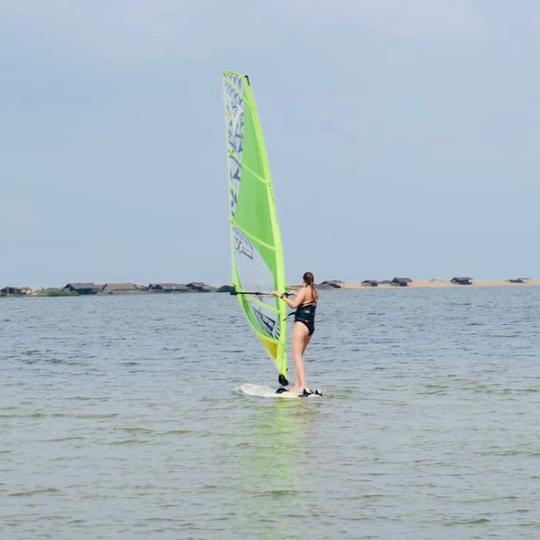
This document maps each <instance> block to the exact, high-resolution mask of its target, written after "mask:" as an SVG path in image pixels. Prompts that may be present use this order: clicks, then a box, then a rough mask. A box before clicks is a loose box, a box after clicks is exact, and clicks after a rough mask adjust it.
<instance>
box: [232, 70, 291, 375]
mask: <svg viewBox="0 0 540 540" xmlns="http://www.w3.org/2000/svg"><path fill="white" fill-rule="evenodd" d="M223 91H224V94H225V130H226V144H227V165H228V179H229V212H230V214H229V217H230V226H231V252H232V282H233V286H234V288H235V290H236V292H237V293H239V294H237V298H238V301H239V303H240V306H241V307H242V310H243V311H244V313H245V315H246V318H247V320H248V323H249V325H250V326H251V328H252V329H253V331H254V332H255V334H256V336H257V337H258V338H259V340H260V341H261V343H262V344H263V345H264V347H265V349H266V351H267V352H268V354H269V355H270V358H271V359H272V360H273V361H274V363H275V365H276V368H277V370H278V373H279V382H280V383H281V384H288V383H287V347H286V343H287V341H286V340H287V336H286V322H285V321H286V315H287V313H286V306H285V303H284V302H282V301H280V300H279V299H278V298H276V297H274V296H272V295H269V294H264V293H270V292H271V291H274V290H277V291H285V269H284V262H283V247H282V244H281V233H280V230H279V223H278V219H277V213H276V204H275V200H274V192H273V188H272V177H271V175H270V166H269V164H268V157H267V155H266V149H265V146H264V140H263V135H262V130H261V126H260V123H259V117H258V115H257V109H256V107H255V100H254V98H253V93H252V90H251V84H250V81H249V78H248V77H247V75H241V74H239V73H234V72H232V71H225V72H224V73H223ZM251 293H256V294H251Z"/></svg>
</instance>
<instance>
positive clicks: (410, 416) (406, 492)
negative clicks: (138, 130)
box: [0, 286, 540, 540]
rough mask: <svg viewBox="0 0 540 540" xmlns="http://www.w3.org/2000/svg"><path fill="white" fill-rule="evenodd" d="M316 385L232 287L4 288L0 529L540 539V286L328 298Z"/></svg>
mask: <svg viewBox="0 0 540 540" xmlns="http://www.w3.org/2000/svg"><path fill="white" fill-rule="evenodd" d="M306 366H307V374H308V383H309V384H311V385H312V386H314V387H320V388H322V389H323V390H324V392H325V396H324V397H323V398H319V399H309V400H293V401H289V400H278V399H263V398H250V397H246V396H244V395H241V394H240V393H239V392H238V390H237V389H238V387H239V386H240V385H241V384H242V383H244V382H251V383H259V384H273V383H274V381H275V380H276V373H275V371H274V368H273V365H272V363H271V362H270V360H269V359H268V358H266V357H265V355H264V353H263V351H262V348H261V347H260V345H259V344H258V342H257V341H256V339H255V338H254V337H253V336H252V335H251V333H250V331H249V329H248V328H247V326H246V324H245V323H244V320H243V318H242V315H241V313H240V311H239V308H238V305H237V303H236V300H235V299H234V298H233V297H231V296H230V295H227V294H177V295H161V296H160V295H153V296H132V297H129V296H121V297H74V298H71V297H70V298H29V299H17V298H13V299H2V300H0V538H2V539H9V540H18V539H21V540H27V539H41V538H51V539H55V540H56V539H70V540H73V539H79V538H84V539H86V538H87V539H117V538H120V539H139V538H140V539H143V538H144V539H148V538H152V539H153V538H158V539H183V538H193V539H225V538H226V539H228V538H234V539H244V538H245V539H251V538H263V539H282V538H283V539H285V538H291V539H292V538H299V539H304V538H310V539H327V538H339V539H345V538H372V539H375V538H377V539H378V538H381V539H394V538H395V539H415V540H417V539H424V538H425V539H433V538H443V539H446V538H449V539H453V538H455V539H463V538H479V539H480V538H501V539H517V538H519V539H528V538H530V539H538V538H540V288H535V287H528V286H523V287H522V288H521V287H519V288H518V287H515V288H481V289H480V288H477V289H476V288H466V287H464V288H463V289H451V290H448V289H431V290H429V289H428V290H425V289H424V290H422V289H416V290H401V289H399V290H394V289H392V290H369V291H329V292H323V293H321V299H320V303H319V308H318V319H317V327H316V331H315V334H314V338H313V341H312V344H311V345H310V347H309V348H308V351H307V356H306Z"/></svg>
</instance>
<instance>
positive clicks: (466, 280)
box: [450, 277, 472, 285]
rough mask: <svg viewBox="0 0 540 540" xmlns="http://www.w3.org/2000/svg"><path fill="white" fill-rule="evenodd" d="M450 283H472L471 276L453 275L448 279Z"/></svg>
mask: <svg viewBox="0 0 540 540" xmlns="http://www.w3.org/2000/svg"><path fill="white" fill-rule="evenodd" d="M450 283H453V284H454V285H472V278H471V277H453V278H452V279H451V280H450Z"/></svg>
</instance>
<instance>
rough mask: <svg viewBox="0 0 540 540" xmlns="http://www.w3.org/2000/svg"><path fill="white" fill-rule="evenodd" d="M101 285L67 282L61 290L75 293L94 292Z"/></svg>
mask: <svg viewBox="0 0 540 540" xmlns="http://www.w3.org/2000/svg"><path fill="white" fill-rule="evenodd" d="M101 287H102V285H96V284H95V283H68V284H67V285H66V286H65V287H64V288H63V290H64V291H66V292H74V293H77V294H96V293H97V292H98V290H100V289H101Z"/></svg>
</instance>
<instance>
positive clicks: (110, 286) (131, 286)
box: [99, 283, 140, 294]
mask: <svg viewBox="0 0 540 540" xmlns="http://www.w3.org/2000/svg"><path fill="white" fill-rule="evenodd" d="M139 290H140V289H139V287H138V286H137V285H135V283H105V285H103V287H102V288H101V290H100V291H99V292H100V293H101V294H132V293H136V292H138V291H139Z"/></svg>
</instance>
